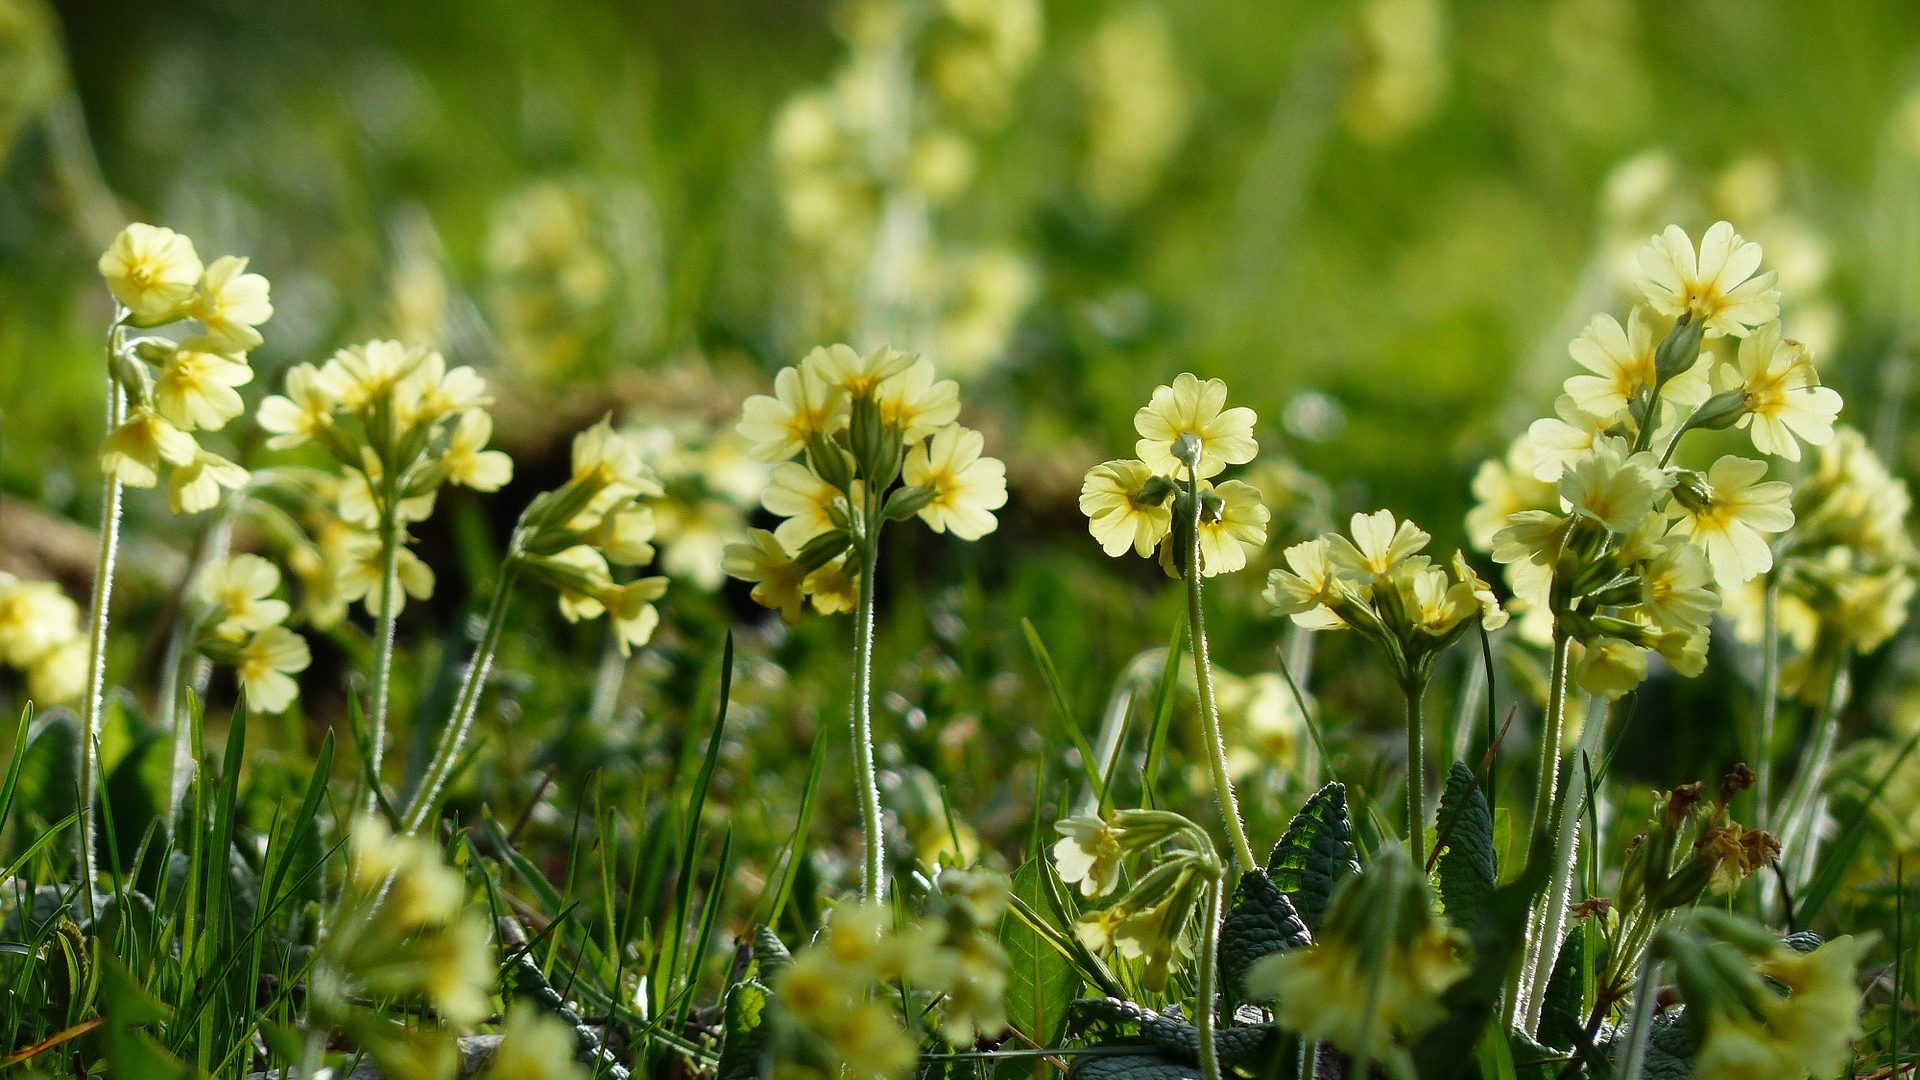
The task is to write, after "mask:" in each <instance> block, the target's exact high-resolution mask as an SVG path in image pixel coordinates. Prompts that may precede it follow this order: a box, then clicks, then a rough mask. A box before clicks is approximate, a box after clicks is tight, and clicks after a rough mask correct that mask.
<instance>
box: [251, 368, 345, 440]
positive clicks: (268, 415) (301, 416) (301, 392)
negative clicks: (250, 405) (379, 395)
mask: <svg viewBox="0 0 1920 1080" xmlns="http://www.w3.org/2000/svg"><path fill="white" fill-rule="evenodd" d="M339 405H340V402H339V400H338V399H337V398H335V397H334V396H333V394H332V393H331V392H329V390H328V389H327V383H326V382H325V381H324V380H322V379H321V378H320V370H319V369H318V368H316V367H314V366H313V365H312V364H298V365H295V366H294V367H293V368H292V369H291V370H290V371H288V372H287V393H286V396H284V397H283V396H281V395H279V394H275V395H273V396H272V397H269V398H267V399H266V400H265V401H262V402H261V403H260V411H259V412H258V414H256V416H255V417H254V419H255V420H256V421H258V422H259V424H260V427H261V429H262V430H264V431H267V432H268V433H270V434H271V435H272V436H273V437H272V438H270V439H268V440H267V448H268V449H270V450H285V449H288V448H291V447H295V446H299V445H300V444H301V443H303V442H306V441H307V440H308V439H312V438H316V437H317V436H319V435H320V433H321V432H323V431H325V430H326V429H327V428H328V427H329V426H330V425H331V424H332V423H333V410H334V409H336V408H338V407H339Z"/></svg>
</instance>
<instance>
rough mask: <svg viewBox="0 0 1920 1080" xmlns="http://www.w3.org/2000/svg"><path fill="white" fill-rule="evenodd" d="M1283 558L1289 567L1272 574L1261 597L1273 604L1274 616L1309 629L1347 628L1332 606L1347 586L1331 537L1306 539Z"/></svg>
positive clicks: (1268, 575)
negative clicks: (1328, 539)
mask: <svg viewBox="0 0 1920 1080" xmlns="http://www.w3.org/2000/svg"><path fill="white" fill-rule="evenodd" d="M1281 557H1282V558H1284V559H1285V560H1286V562H1287V567H1288V568H1287V569H1285V570H1279V569H1276V570H1270V571H1268V572H1267V588H1266V591H1265V592H1264V593H1262V594H1261V595H1263V596H1265V597H1266V599H1267V603H1269V604H1272V605H1273V613H1274V614H1275V615H1285V616H1288V617H1290V618H1292V619H1293V621H1294V623H1295V624H1297V625H1299V626H1300V627H1302V628H1304V629H1307V630H1337V629H1339V628H1340V627H1343V626H1345V625H1347V623H1346V620H1345V619H1342V618H1341V617H1340V616H1338V615H1336V614H1334V612H1333V609H1332V608H1331V607H1329V606H1328V605H1329V604H1331V603H1333V602H1335V601H1336V600H1338V599H1339V598H1340V596H1341V590H1342V589H1343V588H1344V586H1343V585H1342V584H1341V582H1340V575H1339V572H1338V570H1336V569H1335V567H1334V562H1333V554H1332V550H1331V545H1329V544H1328V542H1327V538H1326V537H1324V536H1323V537H1319V538H1316V539H1313V540H1303V541H1301V542H1300V543H1298V544H1294V545H1292V546H1291V547H1289V548H1287V550H1286V551H1284V552H1282V553H1281Z"/></svg>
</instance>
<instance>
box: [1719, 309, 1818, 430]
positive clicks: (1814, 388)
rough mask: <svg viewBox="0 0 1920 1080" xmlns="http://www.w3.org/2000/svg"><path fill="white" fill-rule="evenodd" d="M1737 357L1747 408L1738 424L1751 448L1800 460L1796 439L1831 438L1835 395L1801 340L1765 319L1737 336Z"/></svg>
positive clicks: (1740, 382) (1739, 384)
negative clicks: (1741, 337)
mask: <svg viewBox="0 0 1920 1080" xmlns="http://www.w3.org/2000/svg"><path fill="white" fill-rule="evenodd" d="M1738 361H1739V381H1738V383H1737V385H1738V387H1739V389H1740V390H1741V391H1742V392H1743V393H1744V394H1745V397H1746V406H1747V410H1748V411H1747V412H1746V414H1745V415H1743V416H1741V418H1740V421H1739V424H1740V426H1741V427H1744V428H1746V429H1747V433H1748V434H1749V435H1751V436H1752V437H1753V446H1754V449H1756V450H1758V451H1760V452H1761V453H1763V454H1773V455H1775V456H1778V457H1783V458H1786V459H1787V460H1788V461H1799V460H1800V443H1801V441H1805V442H1806V443H1808V444H1810V445H1812V446H1825V445H1826V444H1827V443H1828V442H1830V441H1832V439H1833V421H1834V418H1835V417H1837V416H1839V415H1840V395H1839V394H1838V393H1835V392H1834V391H1833V390H1832V389H1831V388H1829V387H1825V386H1821V385H1820V376H1819V373H1818V372H1816V371H1814V369H1813V360H1812V358H1811V357H1809V356H1808V355H1807V349H1806V346H1804V345H1802V344H1800V343H1799V342H1797V341H1788V340H1783V339H1782V338H1781V337H1780V324H1779V323H1768V324H1767V325H1765V326H1762V327H1760V328H1759V329H1757V330H1755V331H1754V332H1753V333H1752V334H1751V335H1750V336H1748V338H1747V339H1746V340H1745V341H1742V342H1741V343H1740V352H1739V355H1738ZM1730 381H1731V380H1723V383H1724V382H1730ZM1723 388H1724V389H1732V386H1723ZM1796 436H1798V438H1796Z"/></svg>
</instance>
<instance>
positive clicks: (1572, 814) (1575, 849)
mask: <svg viewBox="0 0 1920 1080" xmlns="http://www.w3.org/2000/svg"><path fill="white" fill-rule="evenodd" d="M1606 728H1607V706H1606V699H1605V698H1600V697H1595V698H1592V699H1590V701H1589V704H1588V708H1587V720H1586V724H1585V726H1583V727H1582V728H1581V729H1580V748H1579V756H1578V757H1577V758H1575V759H1574V762H1573V763H1572V764H1571V765H1570V766H1569V767H1568V768H1567V770H1566V772H1567V779H1568V786H1567V787H1566V789H1565V790H1564V791H1562V792H1561V793H1560V796H1559V798H1558V800H1557V801H1558V804H1559V805H1558V808H1557V812H1556V814H1555V816H1554V846H1553V876H1552V877H1551V878H1550V879H1549V882H1548V885H1547V892H1546V895H1545V896H1543V897H1541V899H1540V910H1539V913H1538V917H1537V918H1535V919H1533V920H1532V921H1531V922H1530V923H1529V928H1530V929H1531V930H1533V931H1534V933H1533V934H1532V936H1531V938H1530V939H1529V940H1528V942H1527V962H1526V967H1525V968H1524V969H1523V977H1524V979H1525V980H1526V981H1525V982H1524V983H1523V984H1522V987H1521V995H1520V996H1521V1000H1522V1001H1523V1003H1524V1005H1525V1008H1524V1009H1523V1010H1522V1012H1521V1014H1520V1015H1521V1018H1522V1028H1523V1030H1525V1031H1527V1032H1529V1033H1532V1032H1535V1031H1537V1030H1538V1028H1539V1027H1540V1017H1541V1015H1542V1013H1543V1012H1544V1011H1545V1008H1546V999H1547V983H1548V981H1549V980H1551V979H1552V977H1553V965H1554V964H1555V963H1557V962H1558V961H1559V959H1560V938H1561V935H1563V934H1564V933H1566V929H1567V905H1568V904H1569V903H1571V902H1572V899H1573V877H1574V871H1575V870H1576V869H1577V868H1578V867H1579V865H1580V822H1581V819H1582V818H1583V817H1584V816H1585V814H1586V812H1587V803H1586V796H1587V791H1588V785H1587V784H1586V783H1581V782H1580V780H1581V779H1582V778H1581V777H1580V776H1579V775H1578V773H1577V770H1578V769H1579V767H1580V766H1579V762H1582V761H1591V760H1593V759H1594V758H1595V757H1597V756H1598V755H1599V752H1600V741H1601V739H1602V738H1603V737H1604V736H1605V734H1606ZM1587 779H1589V780H1590V779H1591V778H1587Z"/></svg>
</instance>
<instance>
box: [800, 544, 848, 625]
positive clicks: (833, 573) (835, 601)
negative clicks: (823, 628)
mask: <svg viewBox="0 0 1920 1080" xmlns="http://www.w3.org/2000/svg"><path fill="white" fill-rule="evenodd" d="M800 588H801V590H802V591H803V592H805V593H806V594H807V601H808V602H809V603H811V604H812V605H813V610H815V611H817V612H819V613H820V614H822V615H841V614H845V613H846V612H849V611H852V610H853V605H854V604H855V603H856V602H857V601H858V600H859V591H860V575H859V574H857V573H855V572H854V570H853V567H852V566H850V565H849V564H848V562H847V557H846V556H845V555H842V556H840V557H839V558H837V559H835V560H833V561H832V562H830V563H828V564H827V565H825V566H823V567H821V568H820V569H818V570H815V571H814V572H813V573H811V574H808V575H807V580H806V581H804V582H802V583H801V585H800Z"/></svg>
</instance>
